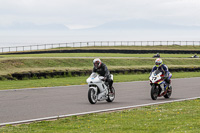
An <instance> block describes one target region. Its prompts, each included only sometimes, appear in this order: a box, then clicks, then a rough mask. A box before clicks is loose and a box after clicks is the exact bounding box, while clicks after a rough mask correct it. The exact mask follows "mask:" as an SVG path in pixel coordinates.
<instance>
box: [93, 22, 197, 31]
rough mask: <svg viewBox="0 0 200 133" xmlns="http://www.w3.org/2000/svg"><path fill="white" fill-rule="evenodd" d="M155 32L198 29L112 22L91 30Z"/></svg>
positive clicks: (195, 27) (149, 23)
mask: <svg viewBox="0 0 200 133" xmlns="http://www.w3.org/2000/svg"><path fill="white" fill-rule="evenodd" d="M105 29H107V30H125V29H126V30H143V29H144V30H146V29H150V30H157V29H159V30H160V29H178V30H181V29H183V30H187V29H188V30H189V29H191V30H195V29H200V27H198V26H180V25H172V24H164V23H158V22H152V21H148V20H126V21H112V22H109V23H105V24H103V25H100V26H98V27H95V28H91V30H105Z"/></svg>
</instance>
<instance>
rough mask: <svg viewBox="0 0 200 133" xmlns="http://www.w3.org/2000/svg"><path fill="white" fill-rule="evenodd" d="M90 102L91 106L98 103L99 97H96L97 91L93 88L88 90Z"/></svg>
mask: <svg viewBox="0 0 200 133" xmlns="http://www.w3.org/2000/svg"><path fill="white" fill-rule="evenodd" d="M88 100H89V102H90V103H91V104H95V103H96V102H97V95H95V90H94V89H93V88H90V89H89V90H88Z"/></svg>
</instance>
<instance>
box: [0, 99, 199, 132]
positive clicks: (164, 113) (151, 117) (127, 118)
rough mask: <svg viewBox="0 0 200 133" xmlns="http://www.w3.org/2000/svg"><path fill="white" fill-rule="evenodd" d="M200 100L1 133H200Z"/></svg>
mask: <svg viewBox="0 0 200 133" xmlns="http://www.w3.org/2000/svg"><path fill="white" fill-rule="evenodd" d="M199 131H200V99H196V100H191V101H183V102H174V103H168V104H162V105H154V106H146V107H140V108H136V109H129V110H124V111H117V112H113V113H102V114H89V115H84V116H73V117H67V118H63V119H59V120H56V121H42V122H34V123H31V124H22V125H17V126H10V125H7V126H6V127H2V128H0V132H4V133H6V132H12V133H19V132H20V133H27V132H30V133H32V132H37V133H49V132H56V133H63V132H67V133H79V132H81V133H90V132H91V133H93V132H95V133H108V132H109V133H174V132H176V133H186V132H189V133H198V132H199Z"/></svg>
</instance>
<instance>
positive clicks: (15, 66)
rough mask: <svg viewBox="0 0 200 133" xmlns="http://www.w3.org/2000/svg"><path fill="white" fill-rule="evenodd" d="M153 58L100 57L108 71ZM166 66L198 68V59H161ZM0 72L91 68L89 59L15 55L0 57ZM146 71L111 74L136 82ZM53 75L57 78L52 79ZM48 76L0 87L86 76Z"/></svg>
mask: <svg viewBox="0 0 200 133" xmlns="http://www.w3.org/2000/svg"><path fill="white" fill-rule="evenodd" d="M154 60H155V59H153V58H148V59H146V58H143V59H140V58H130V59H123V60H122V59H116V58H114V59H113V58H112V59H111V58H109V59H107V58H102V61H103V62H105V63H106V64H107V66H108V68H109V69H110V70H115V69H147V68H152V66H153V65H154ZM163 61H164V63H166V64H167V65H168V66H169V68H175V67H177V68H179V67H200V65H199V64H200V60H199V59H184V58H180V59H177V58H165V59H163ZM0 65H1V68H0V75H3V74H9V73H15V72H17V73H20V72H21V73H23V72H27V71H33V72H41V71H52V70H70V71H73V70H78V71H80V70H91V69H92V67H93V66H92V59H87V58H84V59H72V58H69V59H66V58H58V59H57V58H47V59H46V58H42V59H41V58H31V59H19V58H14V59H10V58H5V59H0ZM148 75H149V74H148V73H146V74H141V73H140V74H139V73H138V74H136V73H134V74H133V73H132V74H125V75H123V74H117V75H116V74H115V75H114V76H115V77H114V82H127V81H138V80H148ZM199 76H200V73H199V72H190V73H189V72H178V73H175V72H174V73H173V78H184V77H199ZM56 77H57V78H56ZM56 77H55V78H50V77H49V78H50V79H44V78H42V79H40V80H37V79H35V80H33V79H32V80H13V81H9V80H5V81H0V89H1V90H5V89H19V88H34V87H51V86H66V85H80V84H85V83H86V82H85V81H86V78H87V77H88V75H87V76H84V75H83V76H76V77H71V76H69V75H66V77H64V78H63V77H60V78H58V76H56Z"/></svg>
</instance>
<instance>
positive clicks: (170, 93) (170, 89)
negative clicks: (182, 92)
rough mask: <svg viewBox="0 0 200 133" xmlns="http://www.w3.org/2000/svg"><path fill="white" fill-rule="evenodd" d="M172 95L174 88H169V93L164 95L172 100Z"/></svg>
mask: <svg viewBox="0 0 200 133" xmlns="http://www.w3.org/2000/svg"><path fill="white" fill-rule="evenodd" d="M171 95H172V86H169V88H168V90H167V93H166V94H165V95H164V97H165V98H170V96H171Z"/></svg>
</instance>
